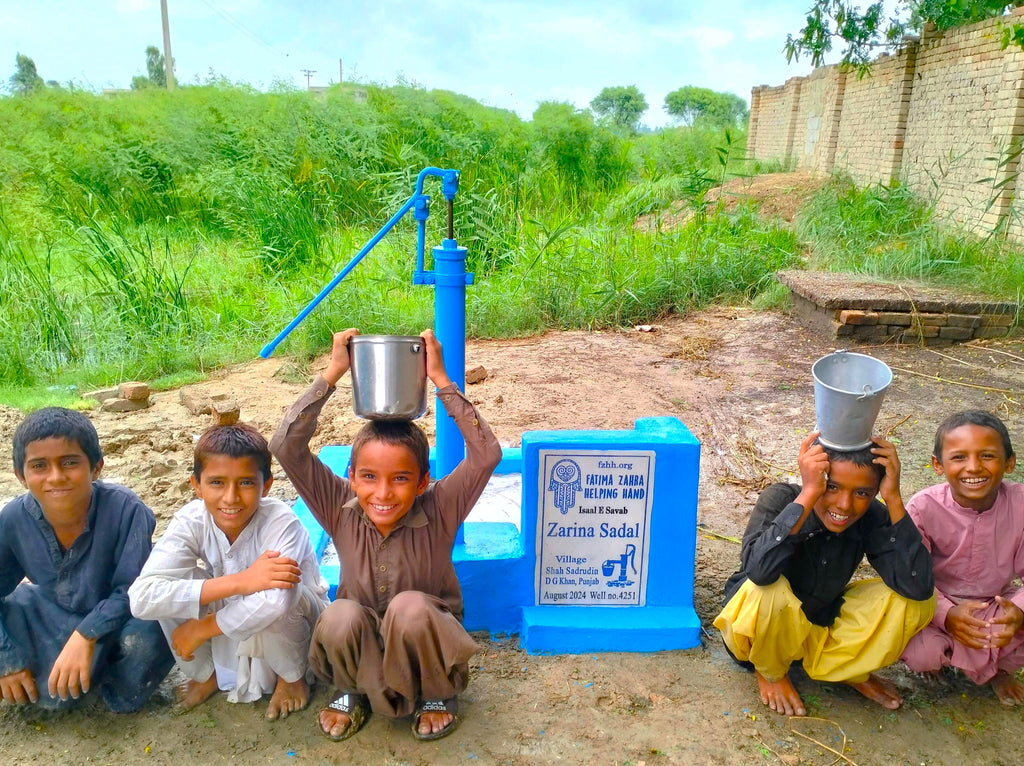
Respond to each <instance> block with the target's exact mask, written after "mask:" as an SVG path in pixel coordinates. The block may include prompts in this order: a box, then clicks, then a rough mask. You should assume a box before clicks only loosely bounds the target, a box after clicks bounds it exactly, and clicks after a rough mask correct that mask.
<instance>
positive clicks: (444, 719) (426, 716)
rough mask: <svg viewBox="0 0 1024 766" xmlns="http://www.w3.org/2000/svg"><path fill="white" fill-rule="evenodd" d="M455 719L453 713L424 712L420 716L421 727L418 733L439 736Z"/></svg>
mask: <svg viewBox="0 0 1024 766" xmlns="http://www.w3.org/2000/svg"><path fill="white" fill-rule="evenodd" d="M453 717H454V716H452V714H451V713H426V712H424V713H422V714H421V715H420V725H419V729H418V731H419V733H420V734H430V733H434V734H437V732H439V731H441V729H443V728H444V727H445V726H447V725H448V724H450V723H451V722H452V718H453Z"/></svg>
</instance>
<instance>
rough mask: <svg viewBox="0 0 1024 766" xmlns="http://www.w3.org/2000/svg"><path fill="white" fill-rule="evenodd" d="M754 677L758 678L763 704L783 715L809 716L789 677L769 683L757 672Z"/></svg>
mask: <svg viewBox="0 0 1024 766" xmlns="http://www.w3.org/2000/svg"><path fill="white" fill-rule="evenodd" d="M754 675H755V676H757V686H758V688H759V689H760V690H761V702H763V703H764V704H766V705H767V706H768V707H770V708H771V709H772V710H774V711H775V712H776V713H782V714H783V715H807V710H806V708H804V702H803V700H802V699H800V695H799V694H797V692H796V689H794V688H793V683H792V682H791V681H790V680H789V676H783V677H782V678H780V679H779V680H778V681H769V680H768V679H767V678H765V677H764V676H762V675H761V674H760V673H758V672H757V671H756V670H755V671H754Z"/></svg>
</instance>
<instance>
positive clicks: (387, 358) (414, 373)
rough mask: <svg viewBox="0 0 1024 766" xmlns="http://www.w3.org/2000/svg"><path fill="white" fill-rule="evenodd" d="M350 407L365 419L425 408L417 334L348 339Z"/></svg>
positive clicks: (414, 414)
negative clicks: (350, 377)
mask: <svg viewBox="0 0 1024 766" xmlns="http://www.w3.org/2000/svg"><path fill="white" fill-rule="evenodd" d="M348 353H349V358H350V360H351V372H352V409H353V410H355V413H356V415H358V416H359V417H361V418H367V419H369V420H415V419H416V418H418V417H421V416H422V415H423V414H424V413H425V412H426V411H427V352H426V349H425V348H424V346H423V338H420V337H419V336H417V335H356V336H354V337H353V338H352V340H351V341H350V342H349V347H348Z"/></svg>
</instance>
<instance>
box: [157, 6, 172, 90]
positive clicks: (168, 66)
mask: <svg viewBox="0 0 1024 766" xmlns="http://www.w3.org/2000/svg"><path fill="white" fill-rule="evenodd" d="M160 17H161V19H162V20H163V24H164V78H165V79H166V80H167V90H174V59H173V58H171V25H170V23H169V22H168V21H167V0H160Z"/></svg>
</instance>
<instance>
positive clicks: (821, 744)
mask: <svg viewBox="0 0 1024 766" xmlns="http://www.w3.org/2000/svg"><path fill="white" fill-rule="evenodd" d="M797 721H821V722H822V723H827V724H831V725H832V726H835V727H836V728H837V729H839V733H840V734H842V735H843V744H842V745H841V746H840V747H841V749H842V750H846V732H845V731H843V727H842V726H840V725H839V724H837V723H836V722H835V721H830V720H829V719H828V718H815V717H814V716H799V717H798V716H792V715H791V716H790V717H789V730H790V731H791V732H793V734H796V735H797V736H798V737H803V738H804V739H806V740H807V741H808V742H813V743H814V744H815V745H817V746H818V747H820V748H822V749H823V750H828V752H830V753H832V754H833V755H837V756H839V757H840V758H842V759H843V760H844V761H846V762H847V763H848V764H850V766H857V764H856V763H854V761H852V760H851V759H849V758H847V757H846V756H845V755H843V753H841V752H840V751H839V750H835V749H833V748H831V747H829V746H828V745H826V744H825V743H824V742H819V741H818V740H816V739H815V738H814V737H809V736H807V735H806V734H804V733H803V732H799V731H797V730H796V729H794V728H793V724H794V723H796V722H797Z"/></svg>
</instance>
